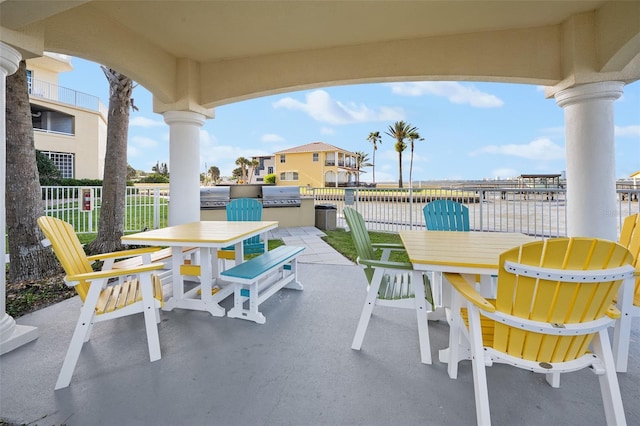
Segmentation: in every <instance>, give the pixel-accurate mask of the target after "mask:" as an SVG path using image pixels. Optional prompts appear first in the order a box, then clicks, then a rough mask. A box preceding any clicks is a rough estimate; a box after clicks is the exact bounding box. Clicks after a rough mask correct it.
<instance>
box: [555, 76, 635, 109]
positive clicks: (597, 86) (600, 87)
mask: <svg viewBox="0 0 640 426" xmlns="http://www.w3.org/2000/svg"><path fill="white" fill-rule="evenodd" d="M623 88H624V82H622V81H601V82H598V83H589V84H581V85H579V86H574V87H570V88H568V89H564V90H561V91H559V92H558V93H556V94H555V96H554V97H555V98H556V103H557V104H558V105H559V106H560V107H562V108H564V107H565V106H567V105H572V104H575V103H580V102H584V101H589V100H609V101H615V100H616V99H618V98H619V97H620V96H622V91H623Z"/></svg>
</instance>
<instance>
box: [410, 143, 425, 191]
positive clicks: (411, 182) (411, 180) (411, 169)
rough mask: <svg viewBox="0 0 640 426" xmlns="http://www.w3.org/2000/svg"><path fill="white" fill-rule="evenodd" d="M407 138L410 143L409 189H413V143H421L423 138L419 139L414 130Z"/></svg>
mask: <svg viewBox="0 0 640 426" xmlns="http://www.w3.org/2000/svg"><path fill="white" fill-rule="evenodd" d="M407 138H408V139H409V142H410V143H411V163H410V164H409V185H411V187H413V178H412V174H413V141H423V140H424V138H421V137H420V134H419V133H418V131H417V130H414V131H413V132H411V133H409V134H408V135H407Z"/></svg>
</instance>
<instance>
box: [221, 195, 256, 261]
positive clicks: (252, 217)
mask: <svg viewBox="0 0 640 426" xmlns="http://www.w3.org/2000/svg"><path fill="white" fill-rule="evenodd" d="M227 220H228V221H230V222H236V221H254V222H257V221H261V220H262V203H261V202H260V201H258V200H256V199H255V198H236V199H234V200H231V202H229V204H227ZM242 246H243V250H244V253H245V254H254V253H258V254H260V253H264V251H265V242H264V241H260V236H259V235H256V236H255V237H251V238H248V239H246V240H244V241H243V242H242ZM222 250H223V251H232V250H234V247H233V246H229V247H225V248H223V249H222ZM223 257H224V256H223Z"/></svg>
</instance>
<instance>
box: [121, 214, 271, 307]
mask: <svg viewBox="0 0 640 426" xmlns="http://www.w3.org/2000/svg"><path fill="white" fill-rule="evenodd" d="M277 227H278V222H277V221H233V222H227V221H200V222H192V223H186V224H182V225H175V226H169V227H166V228H160V229H154V230H151V231H145V232H139V233H136V234H130V235H125V236H123V237H122V242H123V243H126V244H140V245H152V246H169V247H171V259H172V272H173V273H172V289H173V294H172V296H171V297H170V298H169V299H168V300H167V301H166V303H165V305H164V308H163V310H167V311H170V310H173V309H174V308H182V309H193V310H200V311H207V312H209V313H210V314H211V315H213V316H217V317H221V316H224V315H225V309H224V308H222V307H221V306H220V305H219V302H220V301H221V300H222V297H221V296H222V295H223V294H226V292H225V293H223V292H221V291H220V292H218V293H216V294H215V295H212V289H213V285H214V284H215V282H216V280H217V279H219V278H220V270H219V266H218V250H219V249H222V248H223V247H228V246H234V249H235V263H236V264H239V263H241V262H243V259H244V251H243V244H242V241H243V240H245V239H248V238H251V237H253V236H256V235H261V234H265V233H266V232H268V231H270V230H272V229H275V228H277ZM187 247H195V248H197V250H198V254H199V256H198V257H199V267H200V268H199V269H200V275H199V277H200V286H198V287H196V288H193V289H191V290H189V291H188V292H185V291H184V277H183V274H182V273H181V266H183V265H184V264H185V262H184V253H183V249H184V248H187ZM229 294H230V293H229ZM198 295H199V297H198Z"/></svg>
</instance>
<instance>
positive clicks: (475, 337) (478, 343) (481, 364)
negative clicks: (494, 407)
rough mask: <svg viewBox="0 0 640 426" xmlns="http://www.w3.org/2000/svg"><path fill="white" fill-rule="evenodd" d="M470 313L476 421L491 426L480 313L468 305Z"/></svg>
mask: <svg viewBox="0 0 640 426" xmlns="http://www.w3.org/2000/svg"><path fill="white" fill-rule="evenodd" d="M467 305H468V306H467V309H468V311H469V340H470V342H469V343H470V345H471V366H472V368H473V392H474V395H475V400H476V421H477V422H478V425H490V424H491V412H490V409H489V390H488V387H487V371H486V366H485V361H484V349H483V345H482V326H481V325H480V313H479V311H478V308H476V307H475V306H474V305H473V304H471V303H467Z"/></svg>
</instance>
